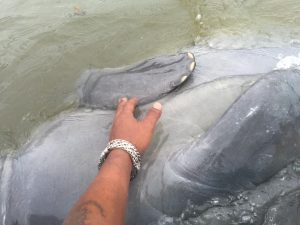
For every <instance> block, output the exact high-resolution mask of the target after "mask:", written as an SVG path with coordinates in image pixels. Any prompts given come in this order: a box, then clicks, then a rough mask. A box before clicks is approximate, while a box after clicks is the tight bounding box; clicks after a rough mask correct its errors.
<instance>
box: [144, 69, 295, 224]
mask: <svg viewBox="0 0 300 225" xmlns="http://www.w3.org/2000/svg"><path fill="white" fill-rule="evenodd" d="M299 103H300V71H299V70H295V71H292V70H291V71H275V72H272V73H270V74H267V75H266V76H264V77H263V78H261V79H259V80H258V81H257V82H256V83H255V84H254V85H253V86H251V87H250V88H249V89H248V91H246V92H245V93H244V94H243V95H242V96H241V97H240V98H239V99H237V100H236V102H235V103H234V104H233V105H232V106H231V107H230V108H229V109H228V110H227V111H226V113H225V114H224V115H223V116H222V118H221V119H220V120H219V121H218V122H217V123H216V124H215V125H214V126H213V127H211V128H210V129H209V130H208V131H207V132H206V133H205V134H204V135H202V136H201V137H200V138H199V139H197V140H195V141H193V142H191V143H189V144H188V145H186V146H183V147H181V148H180V149H178V150H177V151H176V152H173V153H171V154H170V155H169V156H168V158H167V160H166V161H165V162H164V165H161V166H162V169H161V170H162V171H161V172H160V173H161V174H163V175H162V176H160V177H156V178H153V177H155V174H154V173H153V171H154V170H151V169H149V170H148V173H147V174H146V176H145V179H144V182H143V184H144V187H143V188H142V193H141V194H140V195H141V196H146V197H145V199H143V201H144V202H147V205H148V207H149V209H145V208H144V209H142V211H149V212H150V211H151V207H152V208H153V209H155V210H157V211H160V212H163V213H164V214H167V215H171V216H179V215H180V213H181V212H182V211H183V210H184V208H186V207H187V204H188V201H191V202H192V203H195V204H203V203H205V201H207V200H208V199H210V198H212V197H216V196H226V195H227V196H228V195H234V194H236V193H238V192H240V191H242V190H245V189H251V188H254V187H255V186H257V185H259V184H261V183H262V182H264V181H266V180H267V179H269V178H270V177H272V176H273V175H274V174H276V173H277V172H278V171H279V170H281V169H282V168H283V167H285V166H286V165H287V164H289V163H291V162H292V161H293V160H295V159H296V158H297V157H299V156H300V151H299V146H300V104H299ZM156 166H157V165H155V163H153V165H152V167H156ZM150 180H151V181H150ZM146 208H147V207H146ZM140 224H141V223H140Z"/></svg>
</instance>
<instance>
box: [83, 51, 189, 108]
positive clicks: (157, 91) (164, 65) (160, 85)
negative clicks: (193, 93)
mask: <svg viewBox="0 0 300 225" xmlns="http://www.w3.org/2000/svg"><path fill="white" fill-rule="evenodd" d="M194 67H195V59H194V56H193V54H191V53H182V54H177V55H168V56H160V57H156V58H152V59H148V60H145V61H143V62H140V63H137V64H135V65H131V66H127V67H122V68H115V69H103V70H92V71H90V72H89V73H87V74H84V75H83V77H82V78H81V79H80V82H79V88H78V93H79V97H80V106H83V107H89V108H98V109H115V108H116V105H117V103H118V99H119V98H121V97H124V96H126V97H128V98H131V97H137V98H138V99H139V103H140V104H146V103H149V102H152V101H155V100H157V99H159V98H161V97H163V96H164V95H166V94H167V93H169V92H170V91H172V90H174V89H175V88H176V87H178V86H179V85H181V84H182V83H183V82H184V81H185V80H186V79H187V78H188V77H189V76H190V75H191V73H192V72H193V70H194Z"/></svg>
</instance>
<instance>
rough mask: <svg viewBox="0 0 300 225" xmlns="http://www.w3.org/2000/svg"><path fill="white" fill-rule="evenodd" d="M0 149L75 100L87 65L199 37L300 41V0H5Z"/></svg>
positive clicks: (249, 42) (0, 26) (215, 41)
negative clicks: (76, 86) (77, 81)
mask: <svg viewBox="0 0 300 225" xmlns="http://www.w3.org/2000/svg"><path fill="white" fill-rule="evenodd" d="M0 4H1V7H0V151H2V152H4V151H11V150H15V149H17V148H18V146H19V145H20V144H21V143H23V142H24V141H26V139H27V138H28V136H29V135H30V132H31V131H32V129H33V128H34V127H35V126H37V125H38V124H39V123H42V122H43V121H45V120H47V119H48V118H49V117H52V116H54V115H56V114H58V113H59V112H61V111H63V110H66V109H70V108H72V107H76V96H75V95H74V90H75V88H74V87H75V84H76V80H77V79H78V77H79V76H80V74H81V73H82V72H83V71H84V70H86V69H88V68H102V67H116V66H120V65H124V64H129V63H133V62H136V61H139V60H141V59H144V58H147V57H151V56H154V55H159V54H167V53H172V52H176V51H178V50H180V49H182V48H184V47H186V46H190V45H193V44H197V45H205V46H210V47H214V48H242V47H246V48H253V47H262V46H282V45H296V46H299V45H300V1H299V0H273V1H272V0H252V1H248V0H223V1H222V0H210V1H206V0H181V1H180V0H153V1H149V0H127V1H122V0H114V1H106V0H102V1H101V0H97V1H92V0H85V1H82V0H78V1H76V2H74V1H70V0H64V1H61V0H57V1H44V0H31V1H20V0H11V1H1V3H0Z"/></svg>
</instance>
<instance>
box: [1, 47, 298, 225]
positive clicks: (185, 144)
mask: <svg viewBox="0 0 300 225" xmlns="http://www.w3.org/2000/svg"><path fill="white" fill-rule="evenodd" d="M261 51H263V52H269V57H268V56H267V55H264V56H263V57H261V58H260V57H259V56H260V55H261V54H257V55H258V57H257V60H258V61H259V62H255V54H256V53H255V52H261ZM292 51H295V49H292V50H291V51H290V52H292ZM273 52H275V53H274V54H275V56H276V55H277V53H278V52H279V53H282V52H283V53H286V52H288V51H286V50H278V49H277V50H276V49H269V50H268V49H262V50H237V51H228V52H226V51H220V52H219V55H218V52H217V51H212V52H209V51H207V50H200V51H198V50H197V51H194V52H193V53H194V54H195V55H196V60H199V61H197V64H198V65H200V66H199V67H198V69H199V70H198V69H196V70H195V71H194V74H193V76H191V77H190V78H189V80H187V82H185V84H184V86H183V87H182V88H179V89H176V90H175V91H173V92H170V89H168V91H167V92H170V93H169V94H168V95H166V96H165V97H164V98H163V99H161V101H162V102H163V104H164V114H163V116H162V118H161V121H160V123H159V125H158V129H157V131H156V134H155V137H154V140H153V143H152V146H151V147H150V149H149V151H148V152H147V154H146V155H145V156H144V159H143V167H142V170H141V172H140V175H139V176H138V177H137V178H136V179H135V180H134V181H133V182H132V183H131V189H130V195H129V208H128V213H127V224H149V223H151V222H155V221H156V220H157V219H158V218H159V217H160V216H162V215H164V214H167V215H170V216H178V215H179V214H180V212H181V211H182V210H184V208H185V207H186V205H187V202H189V201H193V203H195V204H199V205H201V204H203V203H204V202H205V201H206V200H207V199H209V198H212V197H215V196H220V195H224V196H226V195H228V194H235V193H239V191H242V190H245V189H248V188H249V187H250V188H254V187H255V186H256V185H258V184H259V183H261V182H264V181H265V180H266V179H268V178H269V177H271V176H272V175H273V174H275V173H276V172H277V171H278V170H279V169H281V168H282V167H284V166H285V165H287V164H288V163H289V162H290V161H292V160H294V159H295V158H296V157H297V155H298V151H297V148H296V147H295V146H294V145H293V144H296V145H297V144H298V141H297V140H296V139H299V133H298V132H299V130H298V129H299V127H298V126H299V123H297V119H298V114H299V106H298V105H299V96H298V94H299V88H298V87H299V85H300V83H299V82H300V81H299V80H300V74H299V72H298V71H277V72H273V73H270V74H267V75H266V73H267V72H269V71H270V70H272V69H273V68H274V67H275V66H276V64H277V63H278V61H279V59H277V61H276V57H274V54H273ZM287 54H288V53H287ZM197 55H198V56H199V57H198V56H197ZM249 55H250V56H251V57H252V55H253V57H252V58H251V59H252V60H253V61H251V60H244V64H245V71H243V70H242V68H243V66H242V64H240V66H238V67H239V69H238V70H235V69H234V68H236V67H234V63H233V62H234V61H236V58H234V57H231V56H236V57H237V56H239V58H240V60H241V61H243V60H242V59H243V57H245V56H247V57H248V56H249ZM222 56H223V59H224V62H223V68H224V69H227V70H228V71H229V70H230V69H229V68H230V66H232V73H230V74H228V77H227V75H226V74H224V73H223V72H222V71H221V70H220V68H219V66H217V65H216V62H218V61H217V60H218V58H222ZM226 56H228V57H229V56H230V57H231V58H230V57H229V58H227V61H226V60H225V58H226ZM209 57H210V60H213V59H214V60H215V65H216V66H215V67H214V66H213V65H212V62H211V64H210V65H211V67H209V66H210V65H209V63H208V64H207V65H206V66H207V67H206V68H207V69H205V68H204V67H205V65H203V64H202V63H201V60H203V61H204V62H205V60H207V59H208V58H209ZM157 59H158V63H160V62H161V61H160V58H157ZM186 59H187V60H188V62H189V63H190V64H192V62H193V61H192V60H190V59H188V58H186ZM263 59H264V60H265V64H263V62H262V60H263ZM153 60H154V61H155V59H153ZM210 60H208V61H209V62H210ZM231 62H232V63H231ZM177 63H179V64H180V67H179V68H185V71H182V70H179V69H178V70H176V71H181V72H179V73H175V74H174V73H171V74H168V75H171V77H172V76H173V78H172V79H174V82H175V83H176V81H178V80H179V79H181V78H182V76H185V73H188V72H189V71H190V69H189V64H188V63H187V61H186V60H183V61H179V62H177ZM256 63H257V64H258V63H259V65H264V67H257V68H255V69H252V70H251V71H248V68H250V65H252V66H255V64H256ZM183 65H185V66H183ZM266 65H268V66H266ZM172 68H173V67H172ZM201 68H203V70H202V72H201ZM208 68H210V72H209V70H208ZM150 70H151V66H150V67H148V69H146V70H145V71H144V72H146V73H149V71H150ZM158 71H159V69H158ZM119 72H120V73H121V71H119ZM205 73H206V74H205ZM97 74H98V73H96V74H94V75H95V76H97ZM124 76H125V75H124ZM138 76H139V77H140V79H139V80H140V81H142V80H143V73H139V75H138ZM90 79H91V77H90ZM107 79H108V78H107ZM112 79H114V78H112ZM139 80H138V79H131V80H126V82H127V83H128V87H129V89H128V90H127V91H128V96H130V95H131V91H132V90H131V88H132V87H133V86H132V85H130V84H131V82H132V84H138V83H139ZM255 82H256V83H255ZM166 83H167V84H170V82H169V80H168V82H166ZM85 84H86V85H87V86H86V87H87V89H86V90H93V92H94V93H97V94H96V96H97V95H101V94H102V92H101V91H98V90H96V89H93V88H92V89H89V83H85ZM95 84H97V85H98V82H97V81H95ZM82 87H84V84H83V86H81V88H82ZM160 87H165V86H163V85H162V86H160ZM169 87H170V86H168V88H169ZM249 87H250V89H249V90H247V89H248V88H249ZM161 90H162V91H161V92H159V91H158V92H155V96H156V97H154V98H151V99H150V100H148V101H151V100H152V99H155V98H157V97H160V96H161V94H165V93H166V92H164V91H163V90H166V89H165V88H162V89H161ZM109 91H110V92H111V93H113V92H114V90H109ZM105 92H107V90H106V89H105ZM86 94H89V92H87V93H86ZM121 94H122V93H121ZM270 94H272V95H270ZM84 96H85V94H84V95H81V102H82V101H83V100H84ZM108 97H110V95H108ZM88 99H93V98H88ZM111 100H112V102H108V103H107V102H106V101H102V102H95V104H94V103H93V102H90V103H89V104H91V106H92V107H95V106H97V104H98V106H99V105H100V107H99V108H102V106H103V105H105V107H103V108H113V107H114V106H115V99H111ZM270 101H272V103H271V102H270ZM145 103H146V102H145ZM83 105H84V104H83ZM255 106H259V107H258V108H255ZM139 108H140V111H141V112H142V115H143V112H144V111H145V109H146V108H147V106H142V107H139ZM251 108H252V109H251ZM253 109H255V110H253ZM224 112H225V114H224ZM249 113H250V114H249ZM113 114H114V112H113V111H109V110H106V111H103V110H99V109H97V110H92V111H91V110H85V109H79V110H77V111H74V112H66V113H62V114H61V115H60V116H58V117H57V118H55V119H54V120H53V121H49V122H48V123H46V124H44V125H43V126H42V127H40V128H38V129H37V130H36V132H35V134H33V136H32V138H31V140H30V141H29V142H28V143H27V144H26V145H25V146H24V147H23V148H22V149H21V151H20V155H19V156H14V157H13V156H7V157H6V158H3V159H2V163H1V166H0V169H1V170H0V171H1V186H0V187H1V195H0V200H1V209H0V210H1V211H0V212H1V220H2V221H1V222H2V224H6V225H11V224H22V225H23V224H24V225H25V224H32V225H34V224H61V223H62V220H63V218H64V216H65V215H66V214H67V212H68V210H69V209H70V208H71V206H72V204H73V203H74V202H75V201H76V200H77V199H78V197H79V196H80V194H81V193H82V192H83V191H84V190H85V188H86V187H87V186H88V184H89V182H90V181H91V180H92V179H93V177H94V176H95V175H96V173H97V161H98V156H99V154H100V151H101V149H104V147H105V145H106V143H107V141H108V132H109V130H110V126H111V123H112V118H113ZM222 114H224V115H223V116H222ZM248 114H249V116H248V117H247V115H248ZM142 115H141V116H142ZM269 116H271V117H269ZM272 119H273V120H272ZM235 122H239V123H238V124H236V123H235ZM213 124H215V125H214V126H212V125H213ZM265 126H270V127H268V129H266V127H265ZM268 131H269V132H268ZM264 132H265V133H264ZM258 133H259V134H261V135H257V134H258ZM238 145H241V146H238ZM231 147H232V148H231ZM284 148H286V151H284ZM188 153H190V154H188ZM256 159H259V160H256ZM255 160H256V161H255ZM254 161H255V163H254V165H253V166H254V167H253V168H252V167H250V166H249V165H250V163H251V162H254ZM202 170H203V173H202Z"/></svg>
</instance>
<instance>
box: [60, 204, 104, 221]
mask: <svg viewBox="0 0 300 225" xmlns="http://www.w3.org/2000/svg"><path fill="white" fill-rule="evenodd" d="M95 209H96V210H97V212H98V213H99V217H102V218H105V213H104V210H103V207H102V206H101V205H100V204H99V203H98V202H96V201H93V200H89V201H85V202H83V203H81V204H80V205H79V206H78V207H76V209H75V210H74V211H73V212H72V213H71V215H70V218H69V219H68V220H67V221H68V222H67V223H66V224H64V225H89V224H90V223H89V220H90V219H91V218H89V214H91V213H92V212H93V211H94V210H95Z"/></svg>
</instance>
